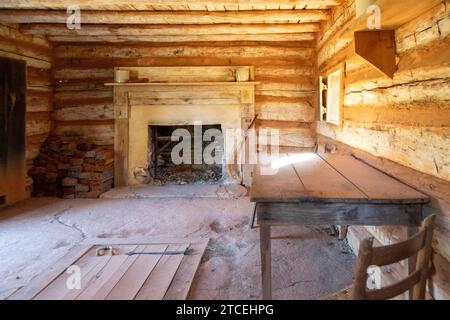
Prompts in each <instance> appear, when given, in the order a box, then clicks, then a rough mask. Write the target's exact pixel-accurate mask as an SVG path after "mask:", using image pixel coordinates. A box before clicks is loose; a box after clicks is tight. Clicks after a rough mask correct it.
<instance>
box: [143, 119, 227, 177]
mask: <svg viewBox="0 0 450 320" xmlns="http://www.w3.org/2000/svg"><path fill="white" fill-rule="evenodd" d="M223 154H224V143H223V134H222V129H221V125H198V126H195V125H183V126H164V125H158V126H149V164H150V165H149V168H148V170H149V172H150V175H151V176H152V177H153V179H154V181H157V182H162V183H174V184H192V183H209V184H214V183H218V182H220V180H222V178H223V171H224V170H223V167H224V163H225V161H224V159H223V158H224V157H223Z"/></svg>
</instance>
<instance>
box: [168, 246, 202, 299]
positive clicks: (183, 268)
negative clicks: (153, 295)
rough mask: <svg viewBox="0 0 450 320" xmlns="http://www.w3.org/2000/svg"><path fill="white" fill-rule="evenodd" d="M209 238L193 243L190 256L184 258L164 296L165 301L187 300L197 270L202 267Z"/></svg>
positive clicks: (190, 247)
mask: <svg viewBox="0 0 450 320" xmlns="http://www.w3.org/2000/svg"><path fill="white" fill-rule="evenodd" d="M208 243H209V238H208V239H205V240H202V241H199V242H195V243H191V244H190V246H189V251H190V252H189V254H187V255H185V256H184V257H183V260H182V261H181V264H180V266H179V268H178V270H177V273H176V274H175V277H174V278H173V280H172V283H171V284H170V287H169V289H168V290H167V292H166V295H165V296H164V300H186V299H187V297H188V295H189V291H190V289H191V285H192V282H193V280H194V277H195V274H196V273H197V269H198V267H199V266H200V263H201V261H202V258H203V255H204V253H205V250H206V248H207V246H208Z"/></svg>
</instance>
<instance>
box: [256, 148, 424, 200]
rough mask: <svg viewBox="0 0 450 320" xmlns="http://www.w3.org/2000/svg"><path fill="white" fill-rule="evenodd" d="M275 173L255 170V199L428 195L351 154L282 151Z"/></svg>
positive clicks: (349, 198)
mask: <svg viewBox="0 0 450 320" xmlns="http://www.w3.org/2000/svg"><path fill="white" fill-rule="evenodd" d="M280 157H281V158H282V161H281V162H280V163H282V164H283V165H282V166H281V168H280V169H279V171H278V172H277V173H276V174H274V175H261V174H260V173H259V171H258V170H255V172H254V174H253V183H252V187H251V190H250V199H251V201H252V202H283V201H291V202H292V201H295V202H297V201H298V202H311V203H361V204H366V203H374V204H377V203H380V204H387V203H391V204H418V203H426V202H428V200H429V199H428V197H427V196H426V195H424V194H422V193H420V192H418V191H416V190H414V189H412V188H411V187H409V186H407V185H405V184H403V183H401V182H399V181H397V180H396V179H394V178H392V177H390V176H388V175H386V174H384V173H383V172H381V171H378V170H376V169H374V168H372V167H371V166H369V165H367V164H365V163H364V162H362V161H360V160H358V159H356V158H354V157H352V156H348V155H328V154H327V155H320V156H319V155H318V154H311V153H308V154H289V155H280Z"/></svg>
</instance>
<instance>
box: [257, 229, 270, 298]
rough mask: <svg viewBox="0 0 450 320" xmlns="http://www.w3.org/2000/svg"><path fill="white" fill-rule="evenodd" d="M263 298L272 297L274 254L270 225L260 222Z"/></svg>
mask: <svg viewBox="0 0 450 320" xmlns="http://www.w3.org/2000/svg"><path fill="white" fill-rule="evenodd" d="M259 234H260V244H261V275H262V291H263V292H262V298H263V300H271V299H272V256H271V246H270V225H269V224H265V223H261V224H260V232H259Z"/></svg>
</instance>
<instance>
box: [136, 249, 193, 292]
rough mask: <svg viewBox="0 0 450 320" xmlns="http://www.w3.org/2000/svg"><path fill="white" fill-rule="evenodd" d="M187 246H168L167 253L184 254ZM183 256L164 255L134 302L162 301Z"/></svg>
mask: <svg viewBox="0 0 450 320" xmlns="http://www.w3.org/2000/svg"><path fill="white" fill-rule="evenodd" d="M187 248H188V245H170V246H169V247H168V249H167V251H172V252H184V251H186V249H187ZM183 258H184V255H183V254H179V255H165V256H163V257H161V259H160V260H159V262H158V264H157V265H156V267H155V268H154V269H153V271H152V272H151V273H150V276H149V277H148V278H147V280H146V281H145V283H144V285H143V286H142V288H141V290H139V293H138V294H137V296H136V298H135V300H162V299H163V298H164V296H165V294H166V292H167V290H168V289H169V286H170V284H171V283H172V279H173V278H174V276H175V274H176V272H177V270H178V268H179V266H180V264H181V261H182V260H183Z"/></svg>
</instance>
